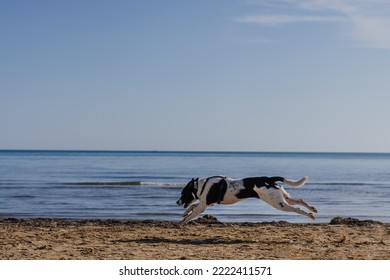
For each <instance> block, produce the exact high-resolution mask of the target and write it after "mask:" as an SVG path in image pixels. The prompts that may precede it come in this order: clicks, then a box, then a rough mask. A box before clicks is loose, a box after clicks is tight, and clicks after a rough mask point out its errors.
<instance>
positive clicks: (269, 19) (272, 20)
mask: <svg viewBox="0 0 390 280" xmlns="http://www.w3.org/2000/svg"><path fill="white" fill-rule="evenodd" d="M344 20H345V19H344V18H343V17H341V16H300V15H251V16H245V17H241V18H236V19H235V21H237V22H241V23H252V24H261V25H281V24H288V23H299V22H339V21H344Z"/></svg>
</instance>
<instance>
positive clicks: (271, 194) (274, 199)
mask: <svg viewBox="0 0 390 280" xmlns="http://www.w3.org/2000/svg"><path fill="white" fill-rule="evenodd" d="M253 190H254V191H255V192H256V193H257V194H258V195H259V198H260V199H262V200H263V201H265V202H267V203H268V204H269V205H271V206H272V207H274V208H276V209H278V210H282V211H287V212H294V213H297V214H301V215H305V216H307V217H309V218H311V219H313V220H315V218H316V217H315V216H314V214H313V213H308V212H306V211H303V210H302V209H300V208H298V207H293V206H291V205H289V204H288V203H287V201H286V200H285V198H286V195H287V196H288V194H287V192H286V191H284V190H283V189H282V188H273V187H271V188H265V187H261V188H258V187H255V188H253Z"/></svg>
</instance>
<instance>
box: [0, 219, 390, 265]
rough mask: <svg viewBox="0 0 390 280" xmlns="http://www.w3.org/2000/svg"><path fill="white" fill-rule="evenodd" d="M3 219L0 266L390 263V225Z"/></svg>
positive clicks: (0, 223) (351, 221) (338, 221)
mask: <svg viewBox="0 0 390 280" xmlns="http://www.w3.org/2000/svg"><path fill="white" fill-rule="evenodd" d="M331 223H332V224H290V223H287V222H272V223H225V224H223V223H220V222H218V221H217V220H215V219H214V218H213V217H203V218H201V219H199V220H198V221H195V222H191V223H189V224H188V225H186V226H184V227H182V228H179V227H177V225H176V223H174V222H167V221H112V220H108V221H101V220H93V221H91V220H88V221H66V220H59V219H31V220H16V219H4V220H0V259H3V260H5V259H22V260H31V259H39V260H48V259H54V260H62V259H73V260H84V259H93V260H96V259H104V260H149V259H158V260H160V259H170V260H174V259H202V260H209V259H233V260H235V259H238V260H242V259H285V260H286V259H287V260H290V259H304V260H316V259H326V260H332V259H337V260H344V259H362V260H369V259H385V260H389V259H390V224H382V223H379V222H375V221H358V220H354V219H340V218H338V219H333V220H332V222H331Z"/></svg>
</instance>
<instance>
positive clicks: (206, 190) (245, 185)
mask: <svg viewBox="0 0 390 280" xmlns="http://www.w3.org/2000/svg"><path fill="white" fill-rule="evenodd" d="M307 179H308V177H306V176H305V177H303V178H302V179H301V180H299V181H291V180H288V179H285V178H283V177H251V178H243V179H231V178H227V177H224V176H213V177H208V178H201V179H199V178H196V179H194V178H192V180H191V181H190V182H189V183H188V184H187V185H186V186H185V187H184V188H183V190H182V192H181V197H180V199H179V200H178V201H177V202H176V203H177V205H179V206H182V205H183V206H184V208H187V209H186V211H185V212H184V213H183V215H182V216H183V217H184V219H183V220H182V221H181V222H180V223H179V225H184V224H186V223H188V222H189V221H190V220H192V219H193V218H195V217H196V216H198V215H199V214H201V213H203V212H204V210H205V209H206V208H207V207H210V206H213V205H214V204H216V203H217V204H233V203H236V202H239V201H241V200H243V199H246V198H249V197H255V198H259V199H261V200H264V201H265V202H267V203H268V204H270V205H271V206H273V207H275V208H276V209H279V210H282V211H288V212H295V213H298V214H301V215H306V216H308V217H309V218H312V219H313V220H314V219H315V216H314V214H313V213H308V212H305V211H303V210H302V209H300V208H298V207H293V206H291V205H302V206H304V207H306V208H307V209H309V210H310V211H312V212H314V213H317V209H316V208H315V207H313V206H311V205H309V204H307V203H306V202H305V201H304V200H303V199H295V198H292V197H291V196H290V195H289V194H288V193H287V192H286V191H285V189H284V188H283V187H282V186H280V185H279V184H277V182H283V183H285V184H286V185H289V186H292V187H300V186H303V185H304V184H305V183H306V181H307ZM197 200H199V202H198V203H194V204H192V203H193V202H195V201H197Z"/></svg>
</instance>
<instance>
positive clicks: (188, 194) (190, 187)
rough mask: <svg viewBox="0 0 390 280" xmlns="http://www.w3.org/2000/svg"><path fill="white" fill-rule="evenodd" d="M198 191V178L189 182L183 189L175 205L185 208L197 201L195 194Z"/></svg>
mask: <svg viewBox="0 0 390 280" xmlns="http://www.w3.org/2000/svg"><path fill="white" fill-rule="evenodd" d="M197 191H198V178H196V179H194V178H192V180H191V181H189V182H188V184H187V185H186V186H185V187H184V188H183V190H182V191H181V196H180V198H179V200H178V201H177V202H176V204H177V205H179V206H182V205H184V208H187V207H188V206H189V205H190V204H191V203H192V202H194V201H195V200H197V196H196V193H197Z"/></svg>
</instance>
